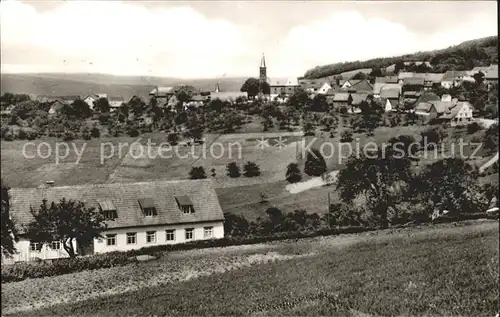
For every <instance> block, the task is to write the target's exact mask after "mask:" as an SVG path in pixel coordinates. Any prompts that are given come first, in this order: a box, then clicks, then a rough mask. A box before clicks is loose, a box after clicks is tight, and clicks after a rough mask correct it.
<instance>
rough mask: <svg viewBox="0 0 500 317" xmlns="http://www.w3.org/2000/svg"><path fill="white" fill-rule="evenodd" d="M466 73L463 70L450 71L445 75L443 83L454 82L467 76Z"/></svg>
mask: <svg viewBox="0 0 500 317" xmlns="http://www.w3.org/2000/svg"><path fill="white" fill-rule="evenodd" d="M465 74H466V73H465V71H463V70H449V71H447V72H446V73H444V75H443V78H442V79H441V80H442V81H445V80H454V79H457V78H459V77H463V76H464V75H465Z"/></svg>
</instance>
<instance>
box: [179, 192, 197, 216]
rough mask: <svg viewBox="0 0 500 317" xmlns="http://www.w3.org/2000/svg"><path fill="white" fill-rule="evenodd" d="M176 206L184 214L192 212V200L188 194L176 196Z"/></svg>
mask: <svg viewBox="0 0 500 317" xmlns="http://www.w3.org/2000/svg"><path fill="white" fill-rule="evenodd" d="M175 201H177V206H179V209H180V210H181V211H182V213H184V214H194V208H193V202H192V201H191V199H190V198H189V197H188V196H176V197H175Z"/></svg>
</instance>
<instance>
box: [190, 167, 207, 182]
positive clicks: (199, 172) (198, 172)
mask: <svg viewBox="0 0 500 317" xmlns="http://www.w3.org/2000/svg"><path fill="white" fill-rule="evenodd" d="M205 178H207V175H206V174H205V170H204V169H203V166H193V167H192V168H191V171H189V179H205Z"/></svg>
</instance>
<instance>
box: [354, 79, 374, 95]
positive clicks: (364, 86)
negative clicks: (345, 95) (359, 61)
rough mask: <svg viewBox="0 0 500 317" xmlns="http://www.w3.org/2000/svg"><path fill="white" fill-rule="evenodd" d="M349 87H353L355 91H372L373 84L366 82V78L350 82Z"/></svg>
mask: <svg viewBox="0 0 500 317" xmlns="http://www.w3.org/2000/svg"><path fill="white" fill-rule="evenodd" d="M349 82H350V81H349ZM349 89H355V90H356V92H372V91H373V86H372V85H371V84H370V83H369V82H368V80H360V81H358V82H357V83H355V84H352V86H351V87H350V88H349Z"/></svg>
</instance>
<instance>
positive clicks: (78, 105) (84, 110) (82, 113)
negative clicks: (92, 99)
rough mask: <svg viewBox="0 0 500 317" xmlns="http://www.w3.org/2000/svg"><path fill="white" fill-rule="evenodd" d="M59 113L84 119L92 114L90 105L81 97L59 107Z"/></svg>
mask: <svg viewBox="0 0 500 317" xmlns="http://www.w3.org/2000/svg"><path fill="white" fill-rule="evenodd" d="M61 113H62V114H63V115H65V116H67V117H69V118H77V119H86V118H88V117H90V116H91V115H92V110H91V109H90V106H89V105H88V104H87V103H86V102H85V101H83V100H82V99H76V100H75V101H73V102H72V103H71V104H70V105H67V106H64V107H62V108H61Z"/></svg>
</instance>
